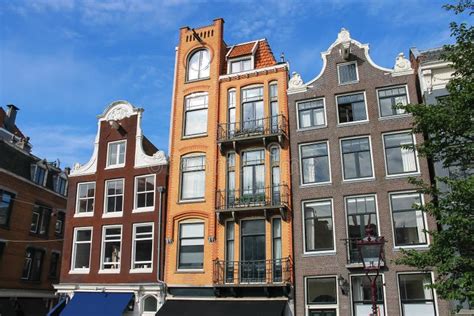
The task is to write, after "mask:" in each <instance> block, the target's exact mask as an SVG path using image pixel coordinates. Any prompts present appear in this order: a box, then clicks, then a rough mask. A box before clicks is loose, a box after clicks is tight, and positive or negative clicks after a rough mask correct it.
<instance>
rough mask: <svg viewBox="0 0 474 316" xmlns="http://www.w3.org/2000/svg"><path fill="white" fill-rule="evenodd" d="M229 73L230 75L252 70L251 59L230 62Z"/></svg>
mask: <svg viewBox="0 0 474 316" xmlns="http://www.w3.org/2000/svg"><path fill="white" fill-rule="evenodd" d="M229 65H230V66H229V71H230V73H231V74H235V73H237V72H243V71H247V70H252V69H253V65H252V58H251V57H248V58H241V59H238V60H231V61H230V63H229Z"/></svg>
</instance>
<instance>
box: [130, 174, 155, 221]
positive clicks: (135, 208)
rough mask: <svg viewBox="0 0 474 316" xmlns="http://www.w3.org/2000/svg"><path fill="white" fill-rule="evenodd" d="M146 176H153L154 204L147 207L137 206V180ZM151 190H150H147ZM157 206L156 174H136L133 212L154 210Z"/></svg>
mask: <svg viewBox="0 0 474 316" xmlns="http://www.w3.org/2000/svg"><path fill="white" fill-rule="evenodd" d="M146 177H153V206H146V207H137V202H138V201H137V181H138V179H140V178H146ZM145 192H150V191H145ZM155 206H156V174H154V173H152V174H144V175H140V176H136V177H135V179H134V186H133V210H132V213H140V212H153V211H154V210H155Z"/></svg>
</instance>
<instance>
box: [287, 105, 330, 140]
mask: <svg viewBox="0 0 474 316" xmlns="http://www.w3.org/2000/svg"><path fill="white" fill-rule="evenodd" d="M318 100H323V110H324V125H318V126H311V127H304V128H301V127H300V111H299V108H298V106H299V104H300V103H306V102H311V101H318ZM295 107H296V131H297V132H304V131H310V130H314V129H320V128H325V127H327V126H328V116H327V108H326V98H325V97H319V98H311V99H305V100H299V101H296V102H295Z"/></svg>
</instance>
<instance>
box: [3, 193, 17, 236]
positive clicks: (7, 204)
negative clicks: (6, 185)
mask: <svg viewBox="0 0 474 316" xmlns="http://www.w3.org/2000/svg"><path fill="white" fill-rule="evenodd" d="M14 199H15V194H13V193H10V192H8V191H5V190H2V189H0V227H8V226H9V225H10V216H11V214H12V209H13V200H14Z"/></svg>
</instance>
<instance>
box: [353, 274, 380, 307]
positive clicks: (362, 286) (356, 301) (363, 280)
mask: <svg viewBox="0 0 474 316" xmlns="http://www.w3.org/2000/svg"><path fill="white" fill-rule="evenodd" d="M372 277H374V276H372ZM351 286H352V291H351V293H352V315H353V316H366V315H371V313H372V288H371V282H370V281H369V278H367V276H366V275H356V276H351ZM376 295H377V298H376V301H377V316H379V315H380V316H384V315H385V308H384V294H383V275H379V276H378V277H377V283H376Z"/></svg>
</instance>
